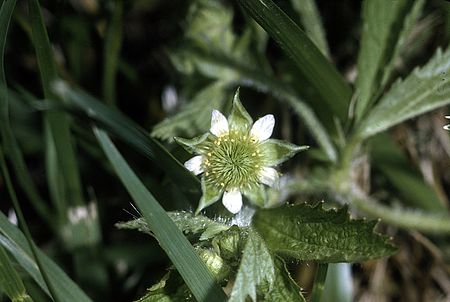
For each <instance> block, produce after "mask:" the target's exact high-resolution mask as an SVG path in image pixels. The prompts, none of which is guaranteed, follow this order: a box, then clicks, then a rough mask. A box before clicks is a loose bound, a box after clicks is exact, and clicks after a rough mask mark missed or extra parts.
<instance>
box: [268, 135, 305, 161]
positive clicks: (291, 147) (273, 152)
mask: <svg viewBox="0 0 450 302" xmlns="http://www.w3.org/2000/svg"><path fill="white" fill-rule="evenodd" d="M307 149H309V146H297V145H295V144H291V143H288V142H285V141H281V140H278V139H268V140H266V141H265V142H263V143H262V144H261V151H262V154H263V156H264V160H265V165H266V166H276V165H279V164H281V163H282V162H284V161H286V160H288V159H289V158H291V157H292V156H294V155H295V154H296V153H298V152H300V151H303V150H307Z"/></svg>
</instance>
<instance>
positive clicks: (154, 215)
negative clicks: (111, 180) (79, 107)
mask: <svg viewBox="0 0 450 302" xmlns="http://www.w3.org/2000/svg"><path fill="white" fill-rule="evenodd" d="M95 135H96V137H97V139H98V141H99V143H100V145H101V147H102V149H103V151H104V152H105V154H106V156H107V157H108V159H109V161H110V163H111V165H112V166H113V168H114V170H115V172H116V174H117V176H118V177H119V178H120V180H121V182H122V183H123V185H124V186H125V188H126V189H127V191H128V193H129V194H130V195H131V197H132V198H133V201H134V202H135V203H136V205H137V207H138V209H139V210H140V211H141V213H142V216H143V217H144V219H145V221H146V222H147V223H148V225H149V227H150V229H151V231H152V232H153V234H154V235H155V237H156V238H157V239H158V242H159V244H160V245H161V247H162V248H163V250H164V251H165V252H166V253H167V255H168V256H169V258H170V260H171V261H172V262H173V264H174V265H175V267H176V268H177V270H178V271H179V273H180V275H181V276H182V277H183V279H184V281H185V282H186V284H187V285H188V287H189V289H190V290H191V291H192V293H193V294H194V296H195V297H196V298H197V300H199V301H206V300H208V299H209V300H214V301H216V300H217V301H224V300H225V294H224V293H223V291H222V289H221V288H220V287H219V286H218V285H217V284H216V283H215V280H214V277H213V276H212V274H211V272H210V271H208V269H207V268H206V266H205V264H204V263H203V262H202V261H201V259H200V258H199V256H198V255H197V253H196V252H195V250H194V248H193V247H192V245H191V244H190V243H189V241H188V240H187V239H186V237H185V236H184V235H183V233H182V232H181V231H180V229H178V227H177V226H176V225H175V224H174V223H173V221H172V220H171V219H170V217H169V216H168V215H167V213H166V212H165V211H164V209H163V208H162V207H161V206H160V205H159V203H158V201H157V200H156V199H155V198H154V197H153V195H152V194H151V193H150V192H149V191H148V190H147V189H146V188H145V186H144V185H143V184H142V182H141V181H140V180H139V178H138V177H137V176H136V174H135V173H134V172H133V171H132V170H131V168H130V167H129V166H128V164H127V163H126V161H125V160H124V158H123V157H122V155H121V154H120V153H119V151H118V150H117V149H116V147H115V146H114V144H113V143H112V141H111V140H110V139H109V137H108V135H107V134H106V133H105V132H103V131H101V130H98V129H95Z"/></svg>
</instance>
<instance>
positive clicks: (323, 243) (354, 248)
mask: <svg viewBox="0 0 450 302" xmlns="http://www.w3.org/2000/svg"><path fill="white" fill-rule="evenodd" d="M252 224H253V226H254V227H255V229H256V230H257V231H258V232H259V233H260V234H261V236H262V237H263V238H264V240H265V241H266V242H267V245H268V247H269V248H270V249H271V250H273V251H275V252H278V253H280V254H283V255H286V256H290V257H293V258H295V259H298V260H301V261H310V260H316V261H321V262H359V261H364V260H368V259H372V258H378V257H384V256H389V255H391V254H393V253H394V252H395V251H396V248H395V247H394V246H393V245H392V244H390V243H389V240H388V238H387V237H386V236H382V235H379V234H376V233H374V230H373V229H374V227H375V224H376V222H375V221H370V222H367V221H365V220H351V219H350V217H349V214H348V212H347V207H343V208H341V209H339V210H336V211H334V210H329V211H325V210H324V209H323V208H322V206H321V205H320V204H319V205H315V206H311V205H306V204H302V205H294V206H291V205H289V206H283V207H280V208H277V209H273V210H260V211H258V212H256V214H255V216H254V217H253V221H252Z"/></svg>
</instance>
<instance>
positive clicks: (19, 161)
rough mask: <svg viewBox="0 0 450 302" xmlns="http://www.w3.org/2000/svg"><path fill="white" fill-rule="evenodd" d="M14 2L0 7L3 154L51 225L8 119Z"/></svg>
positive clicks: (0, 120)
mask: <svg viewBox="0 0 450 302" xmlns="http://www.w3.org/2000/svg"><path fill="white" fill-rule="evenodd" d="M15 4H16V1H15V0H10V1H5V2H4V3H3V5H2V6H1V8H0V117H1V118H0V134H1V138H2V142H3V146H4V148H5V154H6V156H7V158H8V159H9V160H10V161H11V163H12V166H13V168H14V172H15V175H16V177H17V180H18V183H19V184H20V186H21V187H22V189H23V191H24V192H25V194H26V195H27V197H28V198H29V200H30V201H31V202H32V205H33V207H34V208H35V210H36V212H37V213H38V214H39V216H40V217H41V218H43V219H44V221H46V222H47V225H49V226H50V227H52V225H53V224H52V223H51V216H50V210H49V209H48V207H47V206H46V203H45V202H44V201H43V200H42V199H41V197H40V196H39V193H38V191H37V189H36V187H35V186H34V183H33V181H32V179H31V175H30V174H29V173H28V169H27V167H26V165H25V161H24V159H23V155H22V152H21V150H20V148H19V145H18V143H17V141H16V139H15V137H14V135H13V132H12V130H11V125H10V121H9V96H8V87H7V84H6V77H5V69H4V54H5V46H6V36H7V33H8V28H9V22H10V20H11V15H12V13H13V10H14V7H15Z"/></svg>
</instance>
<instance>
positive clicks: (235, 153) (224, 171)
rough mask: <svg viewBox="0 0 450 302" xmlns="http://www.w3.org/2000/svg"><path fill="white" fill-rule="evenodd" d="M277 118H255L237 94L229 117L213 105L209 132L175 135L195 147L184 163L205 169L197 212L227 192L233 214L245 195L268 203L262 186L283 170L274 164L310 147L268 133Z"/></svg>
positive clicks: (195, 170)
mask: <svg viewBox="0 0 450 302" xmlns="http://www.w3.org/2000/svg"><path fill="white" fill-rule="evenodd" d="M274 126H275V118H274V116H273V115H272V114H268V115H265V116H263V117H261V118H260V119H258V120H257V121H256V122H255V123H253V121H252V118H251V117H250V115H249V114H248V113H247V111H246V110H245V109H244V107H243V106H242V104H241V103H240V101H239V95H238V93H237V94H236V95H235V98H234V102H233V108H232V112H231V114H230V116H229V117H228V119H227V118H226V117H225V116H224V115H223V114H222V113H221V112H220V111H218V110H213V112H212V116H211V127H210V129H209V133H208V134H205V135H203V136H201V137H197V138H194V139H191V140H186V139H182V138H176V141H177V142H178V143H180V144H182V145H183V146H185V147H186V149H188V151H192V152H194V153H196V156H194V157H192V158H191V159H189V160H188V161H186V162H185V164H184V166H185V167H186V168H187V169H188V170H189V171H191V172H192V173H193V174H195V175H199V174H203V175H202V191H203V196H202V198H201V200H200V204H199V207H198V209H197V212H199V211H200V210H202V209H203V208H205V207H207V206H208V205H210V204H212V203H214V202H216V201H217V200H218V199H220V197H221V196H222V195H223V197H222V203H223V205H224V206H225V208H226V209H227V210H228V211H230V212H231V213H233V214H236V213H238V212H239V211H240V210H241V208H242V195H244V196H245V197H247V199H248V200H249V201H251V202H253V203H255V204H257V205H259V206H262V207H264V206H265V203H266V200H267V198H266V191H265V188H264V186H263V184H264V185H267V186H271V187H272V186H275V185H276V184H277V183H278V179H279V174H278V172H277V170H275V169H274V168H273V167H274V166H276V165H278V164H280V163H281V162H283V161H285V160H286V159H288V158H289V157H292V156H293V155H294V154H295V153H297V152H298V151H300V150H302V149H305V148H306V147H298V146H296V145H293V144H289V143H286V142H283V141H278V140H274V139H269V138H270V137H271V135H272V133H273V128H274Z"/></svg>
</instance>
